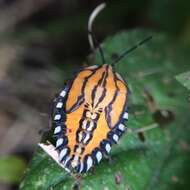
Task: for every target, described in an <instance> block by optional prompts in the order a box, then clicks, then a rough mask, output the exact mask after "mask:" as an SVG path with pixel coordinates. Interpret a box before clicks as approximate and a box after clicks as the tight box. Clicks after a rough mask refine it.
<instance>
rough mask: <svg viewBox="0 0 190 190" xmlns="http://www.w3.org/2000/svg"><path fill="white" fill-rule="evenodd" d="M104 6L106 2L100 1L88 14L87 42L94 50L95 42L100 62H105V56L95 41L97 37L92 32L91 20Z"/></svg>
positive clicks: (92, 20)
mask: <svg viewBox="0 0 190 190" xmlns="http://www.w3.org/2000/svg"><path fill="white" fill-rule="evenodd" d="M105 7H106V4H105V3H102V4H100V5H98V6H97V7H96V8H95V9H94V11H93V12H92V14H91V15H90V17H89V20H88V41H89V44H90V48H91V50H92V51H94V50H95V43H96V45H97V47H98V49H99V53H100V56H101V59H102V64H104V63H105V56H104V52H103V50H102V48H101V46H100V45H98V42H97V39H96V37H95V35H94V33H93V32H92V25H93V22H94V20H95V18H96V16H97V15H98V14H99V13H100V12H101V11H102V10H103V9H104V8H105Z"/></svg>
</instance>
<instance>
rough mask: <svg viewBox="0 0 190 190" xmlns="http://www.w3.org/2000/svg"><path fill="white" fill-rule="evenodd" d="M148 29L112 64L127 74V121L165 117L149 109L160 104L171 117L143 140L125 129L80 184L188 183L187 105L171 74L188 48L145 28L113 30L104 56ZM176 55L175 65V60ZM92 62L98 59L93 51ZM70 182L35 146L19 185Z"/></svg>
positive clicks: (56, 187)
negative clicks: (130, 50)
mask: <svg viewBox="0 0 190 190" xmlns="http://www.w3.org/2000/svg"><path fill="white" fill-rule="evenodd" d="M150 33H151V34H152V35H153V36H155V37H154V38H153V40H152V41H150V42H148V43H147V44H146V45H144V46H142V47H140V48H139V49H137V50H136V51H134V52H133V53H131V54H130V55H127V56H126V57H125V58H123V59H122V60H121V61H120V62H119V63H117V64H116V70H117V71H118V73H120V74H121V75H122V76H123V77H124V78H125V79H126V80H127V83H128V85H129V88H130V91H131V95H130V96H129V112H130V113H131V114H130V115H129V122H128V123H127V124H126V125H127V127H129V128H131V129H135V128H141V127H147V126H152V125H155V124H157V123H156V122H158V123H159V120H160V119H164V117H167V114H166V115H165V114H164V115H161V116H162V117H163V118H160V117H158V118H156V117H157V115H155V114H154V113H158V112H159V113H162V112H163V110H169V111H170V112H171V113H172V114H173V115H174V117H173V118H171V119H170V120H169V122H168V121H167V122H166V123H165V125H163V126H162V127H161V128H156V129H154V130H150V131H147V132H146V133H145V139H146V140H145V142H141V141H140V140H139V138H138V136H137V135H136V134H134V133H127V134H126V135H124V136H123V137H122V138H121V141H120V142H119V143H118V145H115V146H114V147H113V150H112V151H111V156H112V159H113V161H112V163H109V162H108V160H107V159H104V160H103V161H102V162H101V163H100V164H99V165H98V166H96V167H95V169H94V171H91V172H89V173H88V174H86V175H84V176H83V179H82V181H81V188H80V189H84V190H86V189H89V190H92V189H108V190H112V189H120V190H126V189H130V190H131V189H132V190H143V189H146V190H149V189H150V190H152V189H158V190H159V189H160V190H163V189H172V190H173V189H175V188H174V187H177V188H176V189H188V187H189V185H190V182H189V180H185V179H186V178H185V177H184V176H185V175H184V174H183V171H184V168H185V169H186V172H189V171H190V167H189V164H188V165H185V164H186V163H188V162H189V161H190V160H189V157H188V154H189V152H190V151H189V148H188V147H189V135H188V134H189V132H190V129H189V127H188V126H189V124H188V123H189V120H190V119H189V116H188V113H189V110H188V109H189V108H188V106H187V102H186V99H185V91H184V89H183V88H182V87H181V85H179V84H178V82H177V81H176V80H175V79H174V76H175V75H176V74H177V73H179V72H184V71H185V70H187V60H189V54H186V53H185V51H183V47H178V46H177V44H173V43H172V40H170V39H169V37H167V36H165V35H163V34H155V33H153V32H150V31H146V30H136V31H129V32H122V33H118V34H117V35H115V36H113V37H110V38H108V39H107V40H106V41H105V42H104V43H103V44H102V47H103V50H104V52H105V57H106V60H107V62H108V63H111V62H112V57H113V56H116V55H117V56H118V55H119V54H120V53H122V52H123V51H125V50H126V49H128V48H131V47H132V46H133V45H135V44H136V43H137V42H138V41H140V40H142V39H144V38H145V37H147V36H149V35H150ZM177 47H178V48H177ZM179 49H180V50H181V51H179ZM179 60H180V65H179V64H177V63H178V62H179ZM96 64H101V59H100V56H99V53H98V52H96ZM145 90H146V91H147V92H148V93H149V94H150V96H151V97H152V99H153V100H154V104H155V105H154V107H155V108H154V109H155V110H154V111H150V110H149V108H148V106H147V101H145V98H144V92H145ZM153 112H154V113H153ZM163 113H165V112H163ZM164 121H165V120H164ZM160 123H161V122H160ZM162 124H163V122H162ZM116 179H117V180H116ZM74 183H75V180H74V179H73V177H72V176H71V175H70V174H68V173H67V172H66V171H64V170H63V169H62V168H60V167H59V166H58V165H57V164H56V163H55V162H54V161H53V160H52V159H51V158H49V157H48V156H47V154H46V153H44V152H43V151H42V150H41V149H38V150H37V151H36V154H35V155H34V157H33V160H32V162H31V164H30V166H29V168H28V170H27V171H26V175H25V178H24V180H23V182H22V183H21V185H20V189H21V190H30V189H31V190H32V189H42V190H47V189H48V190H50V189H51V190H64V189H72V186H73V184H74Z"/></svg>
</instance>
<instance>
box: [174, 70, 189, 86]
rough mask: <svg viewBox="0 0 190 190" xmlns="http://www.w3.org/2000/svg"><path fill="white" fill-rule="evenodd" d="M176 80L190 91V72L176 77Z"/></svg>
mask: <svg viewBox="0 0 190 190" xmlns="http://www.w3.org/2000/svg"><path fill="white" fill-rule="evenodd" d="M176 79H177V80H178V81H179V82H180V83H181V84H182V85H183V86H185V87H186V88H187V89H188V90H190V71H187V72H185V73H181V74H179V75H177V76H176Z"/></svg>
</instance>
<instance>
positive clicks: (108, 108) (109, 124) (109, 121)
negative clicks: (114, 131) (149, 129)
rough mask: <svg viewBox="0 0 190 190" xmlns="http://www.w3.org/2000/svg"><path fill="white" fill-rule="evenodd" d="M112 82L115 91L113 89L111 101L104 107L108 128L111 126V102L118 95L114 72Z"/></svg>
mask: <svg viewBox="0 0 190 190" xmlns="http://www.w3.org/2000/svg"><path fill="white" fill-rule="evenodd" d="M114 83H115V87H116V91H115V94H114V96H113V98H112V101H111V102H110V103H109V105H108V106H107V108H106V109H105V112H106V119H107V123H108V126H109V128H112V127H113V126H112V125H111V115H110V113H111V111H112V105H113V103H114V102H115V100H116V98H117V96H118V93H119V88H118V85H117V79H116V76H115V74H114Z"/></svg>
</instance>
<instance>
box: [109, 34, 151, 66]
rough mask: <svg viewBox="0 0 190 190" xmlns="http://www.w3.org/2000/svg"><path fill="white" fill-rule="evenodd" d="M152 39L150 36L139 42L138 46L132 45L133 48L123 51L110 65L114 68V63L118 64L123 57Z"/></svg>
mask: <svg viewBox="0 0 190 190" xmlns="http://www.w3.org/2000/svg"><path fill="white" fill-rule="evenodd" d="M151 39H152V36H149V37H147V38H145V39H144V40H142V41H140V42H139V43H138V44H136V45H134V46H133V47H131V48H130V49H127V50H126V51H124V52H123V53H122V54H121V55H120V56H119V57H118V58H117V59H116V60H115V61H114V62H113V63H112V64H111V65H112V66H114V65H115V64H116V63H118V62H119V61H120V60H121V59H122V58H123V57H125V56H126V55H128V54H129V53H131V52H132V51H134V50H135V49H137V48H138V47H139V46H141V45H143V44H145V43H146V42H148V41H149V40H151Z"/></svg>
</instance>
